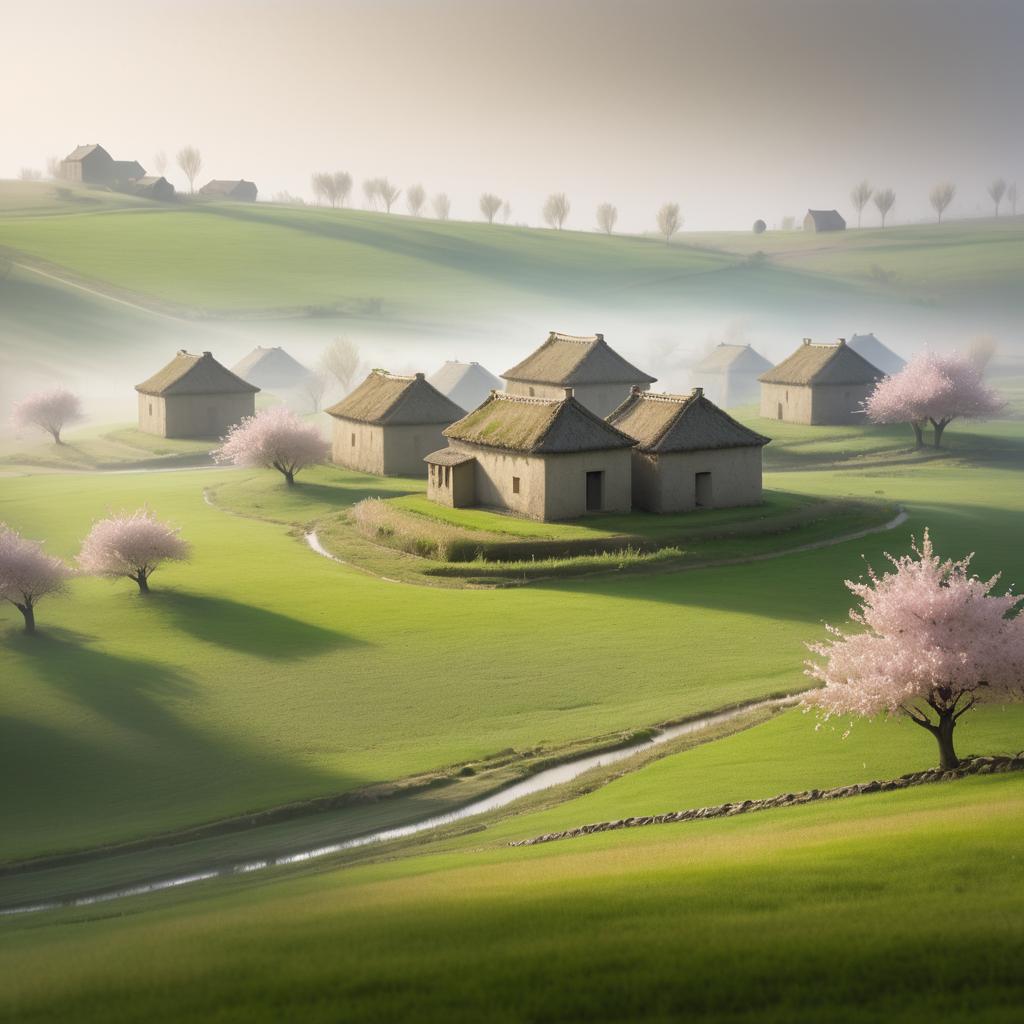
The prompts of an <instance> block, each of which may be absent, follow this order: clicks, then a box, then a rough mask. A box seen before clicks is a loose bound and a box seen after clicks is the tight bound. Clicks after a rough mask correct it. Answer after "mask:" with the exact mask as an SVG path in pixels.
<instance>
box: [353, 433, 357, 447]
mask: <svg viewBox="0 0 1024 1024" xmlns="http://www.w3.org/2000/svg"><path fill="white" fill-rule="evenodd" d="M355 446H356V435H355V434H353V435H352V447H353V448H355Z"/></svg>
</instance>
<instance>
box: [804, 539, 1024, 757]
mask: <svg viewBox="0 0 1024 1024" xmlns="http://www.w3.org/2000/svg"><path fill="white" fill-rule="evenodd" d="M886 557H887V558H888V559H889V561H890V562H891V563H892V565H893V566H894V568H895V572H887V573H885V574H884V575H883V576H878V575H876V574H875V572H874V571H873V570H870V571H869V572H868V579H867V581H861V582H854V581H851V580H847V581H846V585H847V587H849V589H850V590H851V591H852V592H853V594H854V595H856V597H857V598H858V599H859V600H860V607H859V608H854V609H852V610H851V611H850V618H851V619H852V620H853V621H854V622H855V623H857V625H859V626H862V627H863V629H862V631H861V632H858V633H853V634H846V633H843V632H842V631H841V630H839V629H836V628H835V627H833V626H829V627H828V631H829V633H830V635H831V639H829V640H828V641H826V642H825V643H820V644H809V645H808V648H809V649H810V650H811V651H812V652H813V653H814V654H816V655H818V656H819V657H820V658H822V659H823V660H822V661H808V662H807V674H808V675H810V676H812V677H813V678H815V679H819V680H821V681H822V682H823V683H824V684H825V686H824V688H823V689H820V690H815V691H813V692H812V693H810V694H808V695H807V696H806V697H805V699H804V704H805V706H806V707H811V708H816V709H818V710H819V711H820V712H821V713H822V714H823V716H824V718H826V719H827V718H831V717H832V716H835V715H847V714H850V715H862V716H865V717H872V716H874V715H877V714H879V713H882V712H887V713H888V714H891V715H895V714H901V713H902V714H906V715H908V716H909V717H910V718H911V719H912V720H913V721H914V722H916V723H917V724H918V725H920V726H921V727H922V728H925V729H927V730H928V731H929V732H931V733H932V735H934V736H935V737H936V739H937V740H938V742H939V750H940V756H941V763H942V766H943V767H947V768H951V767H956V765H957V763H958V762H957V758H956V754H955V752H954V750H953V727H954V726H955V725H956V722H957V720H958V719H959V718H960V716H961V715H963V714H964V712H965V711H967V710H969V709H970V708H971V707H973V706H974V705H975V703H976V702H977V701H979V700H982V699H985V700H1009V699H1013V698H1020V697H1022V696H1024V616H1022V615H1017V614H1016V612H1017V610H1018V606H1019V605H1020V603H1021V600H1022V599H1021V598H1019V597H1015V596H1014V595H1013V594H1011V593H1009V592H1008V593H1005V594H994V593H993V592H992V591H993V590H994V588H995V586H996V583H997V582H998V580H999V577H998V576H993V577H992V578H991V579H989V580H982V579H979V578H978V577H977V576H974V575H971V574H970V573H969V571H968V570H969V566H970V562H971V556H968V557H966V558H962V559H960V560H959V561H952V560H945V561H943V560H942V559H940V558H939V557H938V555H936V554H935V552H934V549H933V547H932V542H931V538H930V537H929V535H928V531H927V530H926V531H925V534H924V539H923V541H922V543H921V546H920V547H918V546H917V545H916V544H915V545H914V547H913V554H912V555H903V556H901V557H900V558H894V557H893V556H892V555H887V556H886ZM932 716H934V718H935V721H934V722H933V721H932Z"/></svg>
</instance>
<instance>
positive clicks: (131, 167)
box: [114, 160, 146, 179]
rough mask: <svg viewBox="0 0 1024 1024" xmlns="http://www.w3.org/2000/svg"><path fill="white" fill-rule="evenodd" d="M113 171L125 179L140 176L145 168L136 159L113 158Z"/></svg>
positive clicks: (144, 171)
mask: <svg viewBox="0 0 1024 1024" xmlns="http://www.w3.org/2000/svg"><path fill="white" fill-rule="evenodd" d="M114 173H115V174H118V175H120V176H121V177H122V178H126V179H131V178H141V177H142V176H143V175H144V174H145V173H146V168H145V167H143V166H142V164H140V163H139V161H138V160H115V161H114Z"/></svg>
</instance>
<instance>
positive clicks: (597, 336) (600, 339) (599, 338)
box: [594, 334, 604, 341]
mask: <svg viewBox="0 0 1024 1024" xmlns="http://www.w3.org/2000/svg"><path fill="white" fill-rule="evenodd" d="M594 337H595V338H597V340H598V341H604V335H603V334H595V335H594Z"/></svg>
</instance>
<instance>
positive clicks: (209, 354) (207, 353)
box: [203, 352, 213, 359]
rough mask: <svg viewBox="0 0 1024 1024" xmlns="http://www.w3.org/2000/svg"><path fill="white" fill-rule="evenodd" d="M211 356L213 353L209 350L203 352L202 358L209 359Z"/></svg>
mask: <svg viewBox="0 0 1024 1024" xmlns="http://www.w3.org/2000/svg"><path fill="white" fill-rule="evenodd" d="M212 357H213V354H212V353H211V352H204V353H203V358H204V359H210V358H212Z"/></svg>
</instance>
